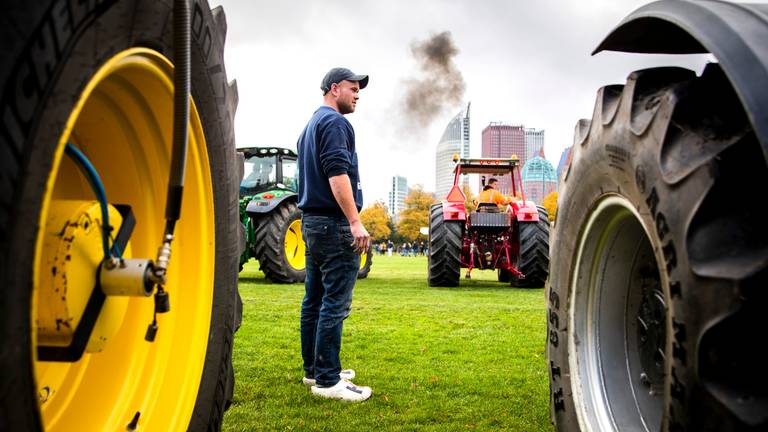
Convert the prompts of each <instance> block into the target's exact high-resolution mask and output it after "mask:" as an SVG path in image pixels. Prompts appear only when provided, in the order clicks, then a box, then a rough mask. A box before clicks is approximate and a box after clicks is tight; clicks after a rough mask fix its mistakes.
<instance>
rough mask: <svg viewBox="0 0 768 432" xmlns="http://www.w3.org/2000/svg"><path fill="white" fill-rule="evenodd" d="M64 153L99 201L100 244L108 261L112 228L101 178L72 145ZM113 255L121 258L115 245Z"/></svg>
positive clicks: (68, 145) (120, 253) (68, 144)
mask: <svg viewBox="0 0 768 432" xmlns="http://www.w3.org/2000/svg"><path fill="white" fill-rule="evenodd" d="M65 152H66V154H67V156H69V157H70V158H72V160H73V161H74V162H75V163H76V164H77V165H78V167H79V168H80V171H82V173H83V175H85V178H86V179H87V180H88V184H90V185H91V189H93V193H95V194H96V199H97V200H98V201H99V206H100V207H101V218H102V219H103V222H104V223H103V224H102V229H103V233H102V237H101V243H102V246H103V248H104V259H109V258H110V257H111V256H112V254H111V253H110V252H109V237H110V233H111V232H112V227H111V226H110V225H109V209H108V208H107V194H106V192H104V185H103V184H102V183H101V178H100V177H99V173H97V172H96V168H94V167H93V164H91V161H89V160H88V158H87V157H85V155H84V154H83V152H81V151H80V150H79V149H78V148H77V147H75V146H74V145H72V143H67V147H66V149H65ZM115 253H116V255H117V257H118V258H120V257H121V256H122V252H121V251H120V248H119V247H118V246H117V245H115Z"/></svg>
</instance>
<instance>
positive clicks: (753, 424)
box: [547, 64, 768, 431]
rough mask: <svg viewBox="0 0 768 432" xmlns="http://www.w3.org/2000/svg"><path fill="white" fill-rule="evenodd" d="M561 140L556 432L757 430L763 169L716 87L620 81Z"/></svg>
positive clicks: (553, 349)
mask: <svg viewBox="0 0 768 432" xmlns="http://www.w3.org/2000/svg"><path fill="white" fill-rule="evenodd" d="M575 135H576V136H575V139H574V146H573V150H572V151H573V160H572V163H571V165H570V167H569V168H568V169H567V172H566V174H565V178H564V181H563V182H561V185H560V194H559V199H560V201H559V203H558V218H557V222H556V225H555V229H554V235H553V242H552V251H553V255H552V273H551V276H550V281H549V283H548V286H547V299H548V344H547V356H548V359H549V362H548V363H549V377H550V389H551V395H550V396H551V413H552V419H553V421H554V424H555V429H556V430H558V431H579V430H581V429H580V427H579V425H580V424H581V425H584V426H585V429H584V430H603V429H605V428H606V426H605V425H610V426H608V428H609V429H611V430H613V428H614V427H615V426H616V425H618V427H619V428H620V429H622V430H624V429H626V430H664V431H683V430H690V431H693V430H696V431H737V430H738V431H747V430H749V431H752V430H754V431H757V430H766V428H767V427H768V415H767V414H766V413H768V393H766V388H768V375H766V374H765V373H763V372H762V371H761V368H760V367H758V366H756V365H757V363H755V362H759V359H760V358H763V357H764V355H763V354H762V349H763V343H762V342H761V340H762V339H761V336H760V335H761V334H763V330H762V328H763V327H764V322H765V320H764V315H765V311H766V310H767V309H768V291H766V290H765V289H764V288H765V286H766V282H768V272H767V271H766V263H768V246H767V245H768V224H766V222H765V217H764V214H765V213H764V210H763V208H764V207H763V202H762V201H763V199H762V197H761V196H760V193H759V191H761V190H762V188H763V187H764V186H765V185H766V184H768V169H767V167H766V159H765V156H764V154H763V152H762V149H761V146H760V143H759V142H758V140H757V138H756V136H755V134H754V132H753V127H752V125H751V124H750V122H749V120H748V116H747V115H746V114H745V112H744V109H743V108H742V105H741V103H740V102H739V99H738V97H737V96H736V95H735V94H734V92H733V90H732V88H731V85H730V83H729V82H728V79H727V78H726V77H725V75H724V74H723V72H722V71H721V69H720V68H719V66H718V65H717V64H710V65H708V66H707V67H706V68H705V70H704V72H703V73H702V75H701V76H700V77H697V76H696V75H695V74H694V73H693V72H691V71H688V70H684V69H679V68H656V69H648V70H643V71H639V72H635V73H633V74H631V75H630V76H629V78H628V80H627V83H626V85H624V86H620V85H612V86H607V87H604V88H602V89H600V91H599V92H598V95H597V102H596V105H595V110H594V113H593V117H592V121H591V122H589V121H586V120H582V121H580V122H579V123H578V125H577V127H576V134H575ZM598 347H599V349H598ZM609 365H612V366H615V367H609ZM601 426H602V427H601ZM646 428H647V429H646Z"/></svg>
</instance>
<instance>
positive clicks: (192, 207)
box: [0, 0, 241, 431]
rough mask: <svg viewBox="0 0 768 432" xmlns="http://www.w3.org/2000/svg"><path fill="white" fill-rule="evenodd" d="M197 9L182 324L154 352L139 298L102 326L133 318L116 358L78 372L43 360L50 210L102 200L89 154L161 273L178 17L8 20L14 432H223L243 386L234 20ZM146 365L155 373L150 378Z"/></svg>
mask: <svg viewBox="0 0 768 432" xmlns="http://www.w3.org/2000/svg"><path fill="white" fill-rule="evenodd" d="M190 3H191V12H192V42H191V48H192V61H191V68H192V73H191V96H192V100H193V102H194V104H195V110H190V111H191V114H192V116H191V119H190V124H191V125H192V127H191V128H190V153H189V155H188V159H187V177H186V182H185V195H184V200H183V208H182V213H181V215H182V216H181V220H180V221H179V223H178V224H177V227H176V239H175V240H174V243H173V255H172V259H171V268H170V269H169V273H168V277H169V280H168V284H167V286H166V289H167V291H168V292H169V294H170V301H171V312H172V313H169V314H165V315H163V316H161V317H158V321H159V331H158V335H157V338H156V340H155V341H154V342H152V343H151V344H150V343H147V342H145V341H144V339H143V337H144V333H145V331H146V328H147V325H148V324H149V323H150V321H151V319H152V310H153V305H152V299H151V298H147V299H141V298H131V299H130V301H127V300H126V302H125V303H122V304H121V305H117V306H115V305H116V304H111V305H110V302H112V300H111V299H113V298H112V297H110V298H108V299H107V300H106V302H105V306H104V308H103V309H102V310H101V314H100V315H99V317H98V319H99V320H102V318H105V317H106V318H105V319H107V318H110V317H108V315H109V314H110V313H111V312H109V311H111V310H114V309H109V308H112V307H113V306H115V307H117V308H118V309H119V308H123V310H124V311H125V317H127V318H126V319H125V321H122V324H123V325H122V326H121V327H119V329H120V331H119V332H118V333H115V334H113V335H112V336H111V337H112V339H110V340H109V341H107V342H106V345H105V346H104V348H103V349H102V351H93V352H86V353H85V354H84V357H83V360H81V361H79V362H75V363H71V362H69V363H68V362H42V361H36V359H37V357H35V356H33V353H34V352H35V351H36V350H37V348H38V346H36V344H37V343H40V336H39V335H40V330H39V327H35V328H33V327H32V325H31V324H32V323H36V322H37V319H38V318H40V315H39V314H41V313H43V312H42V310H41V308H40V307H39V306H40V304H41V303H42V301H43V300H42V296H43V295H44V294H43V292H44V291H45V290H46V289H47V286H43V284H42V283H38V281H40V280H41V277H42V276H45V275H46V274H50V273H51V271H50V270H51V269H50V268H48V267H46V262H45V256H46V254H49V253H51V251H50V248H45V247H43V245H44V244H45V243H44V242H45V240H44V239H47V238H48V237H46V236H48V235H49V234H47V233H48V232H49V231H50V229H51V226H49V221H50V220H51V217H52V216H57V215H56V214H54V213H55V210H54V209H55V208H56V206H53V205H52V203H53V202H54V201H57V200H59V201H60V200H61V199H64V198H66V199H68V200H83V201H86V202H89V201H92V200H93V192H92V191H91V190H90V188H89V187H88V186H87V184H86V183H85V182H84V181H80V180H79V178H80V177H79V176H80V175H81V174H80V172H79V171H78V170H77V168H74V165H73V164H72V162H71V161H70V160H68V159H67V157H66V156H64V151H63V149H64V146H65V145H66V142H68V141H70V142H73V143H74V144H75V145H77V146H78V147H79V148H80V149H81V150H82V151H83V152H84V153H85V154H86V156H87V157H88V158H89V159H90V160H91V162H92V163H93V164H94V165H95V167H96V170H97V171H98V172H99V175H100V176H101V178H102V181H103V182H104V185H105V188H106V190H107V198H108V199H109V202H110V204H112V203H122V204H127V205H130V206H131V207H132V208H133V212H134V215H135V216H136V220H137V226H136V229H135V230H134V232H133V236H132V237H131V241H130V243H129V244H130V245H132V246H131V248H132V255H133V256H134V257H142V258H152V259H154V258H155V255H156V251H157V247H158V246H159V242H160V240H161V234H162V221H163V216H164V215H163V209H164V208H165V188H166V187H167V181H168V180H167V179H168V173H169V165H170V163H169V160H168V159H169V157H168V155H170V153H171V151H170V147H171V146H170V142H169V141H170V139H169V137H170V136H171V132H170V131H171V119H172V115H171V107H172V100H173V96H172V88H170V87H169V86H170V84H169V83H172V81H173V69H172V61H173V57H174V53H173V50H172V39H173V36H172V27H173V26H172V10H171V6H170V4H171V2H154V1H121V2H111V1H107V2H72V3H67V2H58V1H45V2H44V1H37V2H25V1H11V2H10V4H4V5H3V13H2V15H0V37H2V41H3V42H2V49H0V118H1V119H2V120H0V121H1V122H2V123H3V125H2V127H0V191H2V192H0V287H1V288H0V289H1V290H2V293H1V295H0V339H2V340H3V343H2V344H1V345H0V430H2V431H6V430H8V431H11V430H14V431H16V430H43V429H46V430H83V429H89V430H124V429H125V428H126V425H127V424H128V423H129V422H130V421H131V420H132V419H133V417H134V416H135V415H136V413H137V412H140V416H139V419H138V426H139V428H142V429H145V430H218V429H219V428H220V427H221V421H222V419H223V415H224V410H225V407H226V406H227V405H228V403H229V401H231V392H232V389H233V385H234V382H233V373H232V363H231V357H232V346H233V333H234V330H235V328H236V327H237V325H239V321H240V318H241V317H240V315H239V312H238V293H237V265H238V264H237V255H238V248H239V245H240V239H239V237H238V229H239V224H238V218H237V213H238V211H237V210H238V209H237V202H236V200H237V188H238V183H239V179H237V178H236V177H237V176H236V174H234V173H237V172H238V168H237V165H236V163H235V150H234V148H235V146H234V134H233V123H232V120H233V116H234V113H235V108H236V104H237V91H236V87H235V85H234V84H230V83H228V82H227V76H226V72H225V69H224V58H223V46H224V39H225V35H226V19H225V16H224V12H223V10H222V9H221V8H220V7H219V8H216V10H214V11H211V10H210V9H209V6H208V4H207V2H206V1H204V0H192V1H191V2H190ZM192 138H194V140H193V139H192ZM192 225H194V226H192ZM201 239H202V240H204V241H202V242H201ZM200 250H205V251H206V252H205V253H203V254H200V253H199V251H200ZM70 262H71V264H70V265H71V266H78V267H81V268H86V269H87V271H86V272H85V274H89V275H91V276H93V275H95V274H96V273H95V272H96V266H95V265H93V266H91V264H90V263H89V262H85V261H83V260H80V259H79V258H78V257H74V256H73V257H72V259H71V261H70ZM91 270H92V271H93V272H92V273H91V272H90V271H91ZM58 274H59V275H61V274H62V273H58ZM65 275H66V274H65ZM89 277H90V276H89ZM93 277H95V276H93ZM73 283H74V282H73ZM91 286H92V285H91ZM91 286H88V287H87V288H88V289H89V292H92V291H93V289H92V288H90V287H91ZM70 288H72V289H73V290H74V288H75V287H74V286H73V285H72V284H71V285H70ZM67 295H70V294H67ZM39 296H40V298H39ZM192 317H196V318H195V319H192ZM48 318H50V317H48ZM181 320H184V322H178V321H181ZM99 322H100V321H99ZM99 322H97V324H96V325H97V327H98V326H99V325H100V324H99ZM174 323H175V324H174ZM36 334H37V338H35V337H34V336H35V335H36ZM182 340H183V342H182ZM91 341H93V339H91ZM89 344H90V342H89ZM139 356H141V357H140V358H139ZM137 365H138V366H142V368H143V369H144V370H146V371H149V372H152V371H154V373H148V374H147V375H143V372H141V371H139V370H137V369H136V367H138V366H137ZM134 366H136V367H134ZM170 366H172V367H170ZM73 369H77V370H76V371H73V372H72V373H70V372H69V371H70V370H73ZM57 376H58V378H57ZM62 377H67V378H62ZM75 378H76V379H75ZM137 401H141V403H139V402H137ZM161 401H162V403H161ZM119 407H122V408H119ZM54 417H55V421H54V420H52V418H54ZM84 421H85V423H83V422H84Z"/></svg>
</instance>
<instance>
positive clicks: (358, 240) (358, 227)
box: [349, 220, 371, 254]
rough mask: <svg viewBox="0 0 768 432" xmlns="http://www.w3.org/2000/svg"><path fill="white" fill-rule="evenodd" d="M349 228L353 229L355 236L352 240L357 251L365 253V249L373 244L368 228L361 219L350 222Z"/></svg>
mask: <svg viewBox="0 0 768 432" xmlns="http://www.w3.org/2000/svg"><path fill="white" fill-rule="evenodd" d="M349 228H350V229H351V231H352V236H353V237H354V238H355V240H354V241H353V242H352V246H353V247H354V248H355V252H357V253H358V254H363V253H365V251H367V250H368V246H369V245H370V244H371V236H370V234H368V230H366V229H365V227H364V226H363V224H362V223H361V222H360V221H359V220H358V221H355V222H354V223H352V224H350V226H349Z"/></svg>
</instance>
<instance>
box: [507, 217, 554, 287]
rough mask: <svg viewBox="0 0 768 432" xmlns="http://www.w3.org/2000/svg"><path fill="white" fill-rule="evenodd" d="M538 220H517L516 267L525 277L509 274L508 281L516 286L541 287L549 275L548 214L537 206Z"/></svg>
mask: <svg viewBox="0 0 768 432" xmlns="http://www.w3.org/2000/svg"><path fill="white" fill-rule="evenodd" d="M537 208H538V210H539V221H538V222H519V225H518V226H519V227H520V236H519V240H520V257H519V258H518V259H517V269H518V270H520V272H522V273H523V274H524V275H525V277H524V278H518V277H517V276H514V275H510V276H509V283H510V285H512V286H516V287H518V288H542V287H544V284H545V283H546V281H547V276H548V275H549V216H548V215H547V210H546V209H545V208H544V207H542V206H537Z"/></svg>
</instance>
